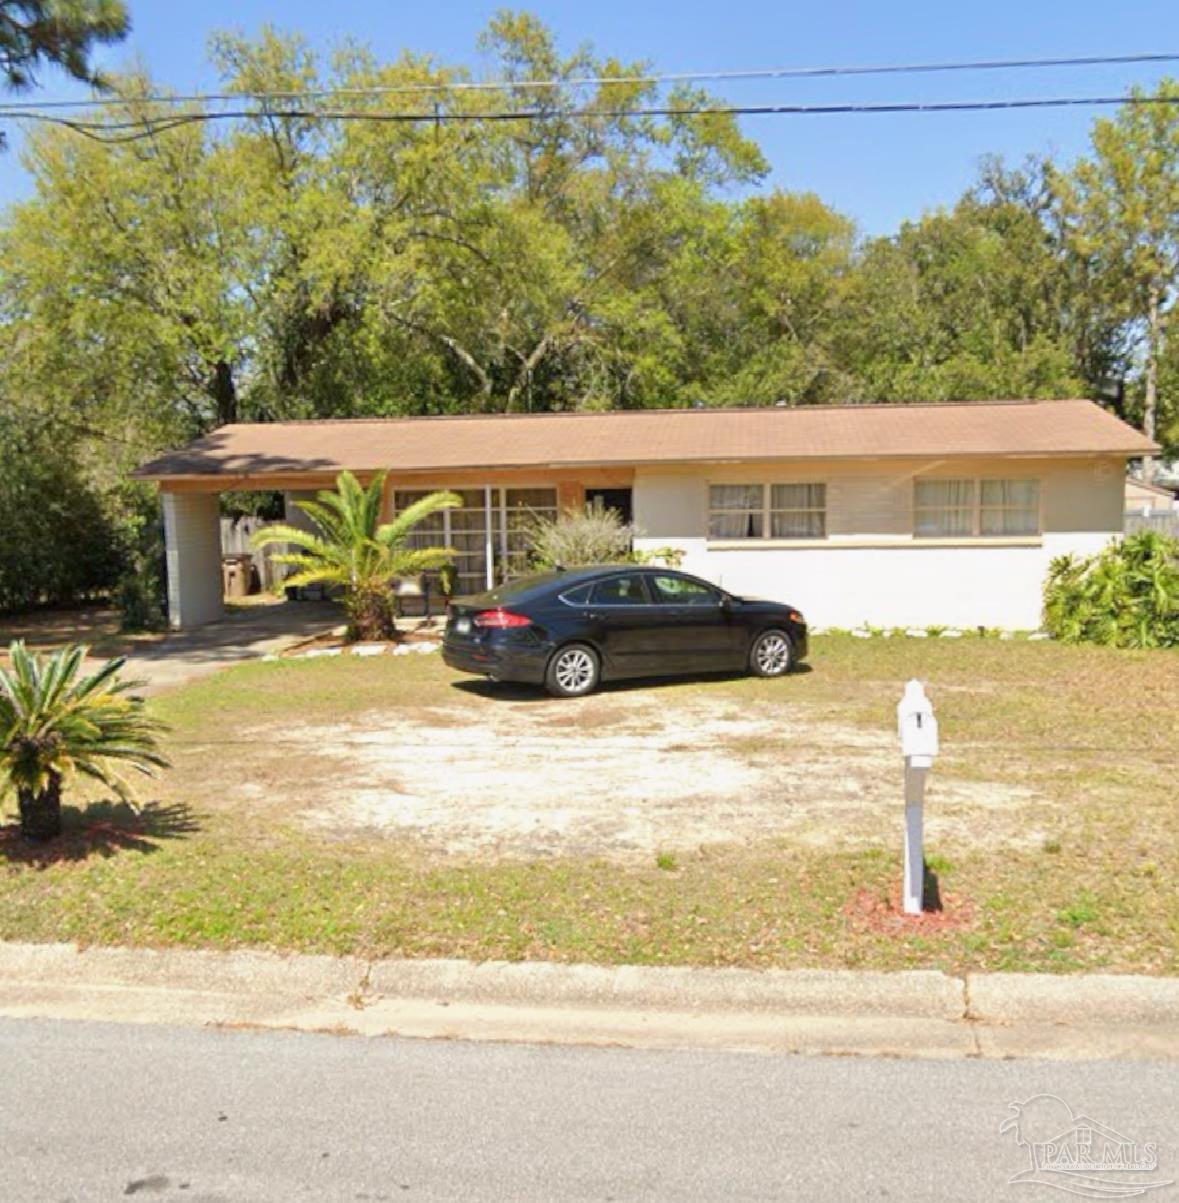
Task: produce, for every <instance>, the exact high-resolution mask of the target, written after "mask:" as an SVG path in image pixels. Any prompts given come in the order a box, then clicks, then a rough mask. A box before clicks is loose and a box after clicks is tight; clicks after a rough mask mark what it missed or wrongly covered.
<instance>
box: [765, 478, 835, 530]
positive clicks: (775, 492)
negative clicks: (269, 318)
mask: <svg viewBox="0 0 1179 1203" xmlns="http://www.w3.org/2000/svg"><path fill="white" fill-rule="evenodd" d="M770 534H771V535H772V536H773V537H774V538H775V539H822V538H823V537H824V536H825V535H826V534H827V486H826V485H823V484H812V485H771V486H770Z"/></svg>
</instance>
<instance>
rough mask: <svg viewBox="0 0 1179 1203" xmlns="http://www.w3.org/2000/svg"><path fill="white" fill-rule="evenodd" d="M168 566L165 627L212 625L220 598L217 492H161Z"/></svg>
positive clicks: (218, 614) (220, 607)
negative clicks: (207, 623) (210, 623)
mask: <svg viewBox="0 0 1179 1203" xmlns="http://www.w3.org/2000/svg"><path fill="white" fill-rule="evenodd" d="M161 504H162V506H163V510H164V538H165V541H166V547H167V566H168V624H169V626H171V627H173V628H176V629H179V628H182V627H183V628H189V627H199V626H201V625H202V624H203V623H206V622H214V621H216V620H217V619H218V618H220V617H221V616H222V615H223V613H224V608H223V605H222V600H221V518H220V511H219V508H218V499H217V494H216V493H164V494H162V495H161Z"/></svg>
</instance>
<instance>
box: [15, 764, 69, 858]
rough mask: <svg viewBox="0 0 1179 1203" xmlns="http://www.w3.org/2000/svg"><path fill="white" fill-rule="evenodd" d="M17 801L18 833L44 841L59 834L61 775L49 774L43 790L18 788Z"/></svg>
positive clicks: (24, 836) (35, 840)
mask: <svg viewBox="0 0 1179 1203" xmlns="http://www.w3.org/2000/svg"><path fill="white" fill-rule="evenodd" d="M16 797H17V803H18V805H19V806H20V833H21V836H22V837H23V838H24V839H26V840H31V841H34V842H36V843H45V842H46V841H47V840H53V839H56V838H57V837H58V836H59V835H61V777H60V776H59V774H57V773H53V772H51V773H50V774H49V783H48V784H47V785H46V786H45V788H44V789H43V790H41V791H40V792H37V793H35V792H34V791H33V790H27V789H18V790H17V791H16Z"/></svg>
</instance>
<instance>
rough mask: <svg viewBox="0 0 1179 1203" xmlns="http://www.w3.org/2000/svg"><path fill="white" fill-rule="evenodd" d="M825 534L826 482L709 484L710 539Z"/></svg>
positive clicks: (807, 536) (806, 537)
mask: <svg viewBox="0 0 1179 1203" xmlns="http://www.w3.org/2000/svg"><path fill="white" fill-rule="evenodd" d="M826 535H827V486H826V485H825V484H819V483H806V484H785V485H711V486H710V487H709V490H708V537H709V538H710V539H763V538H771V539H823V538H825V537H826Z"/></svg>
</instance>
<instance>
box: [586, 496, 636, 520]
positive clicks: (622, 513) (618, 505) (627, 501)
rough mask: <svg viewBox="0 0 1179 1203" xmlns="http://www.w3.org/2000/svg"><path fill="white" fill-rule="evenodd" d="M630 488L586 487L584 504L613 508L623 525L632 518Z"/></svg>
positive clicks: (605, 508)
mask: <svg viewBox="0 0 1179 1203" xmlns="http://www.w3.org/2000/svg"><path fill="white" fill-rule="evenodd" d="M631 492H632V491H631V490H630V489H586V491H585V504H586V505H587V506H591V507H593V508H599V507H600V508H601V509H603V510H613V511H614V512H615V513H616V514H617V515H618V517H619V520H620V521H621V522H622V524H623V525H624V526H629V525H630V524H631V522H632V521H633V518H634V505H633V501H632V497H631Z"/></svg>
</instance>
